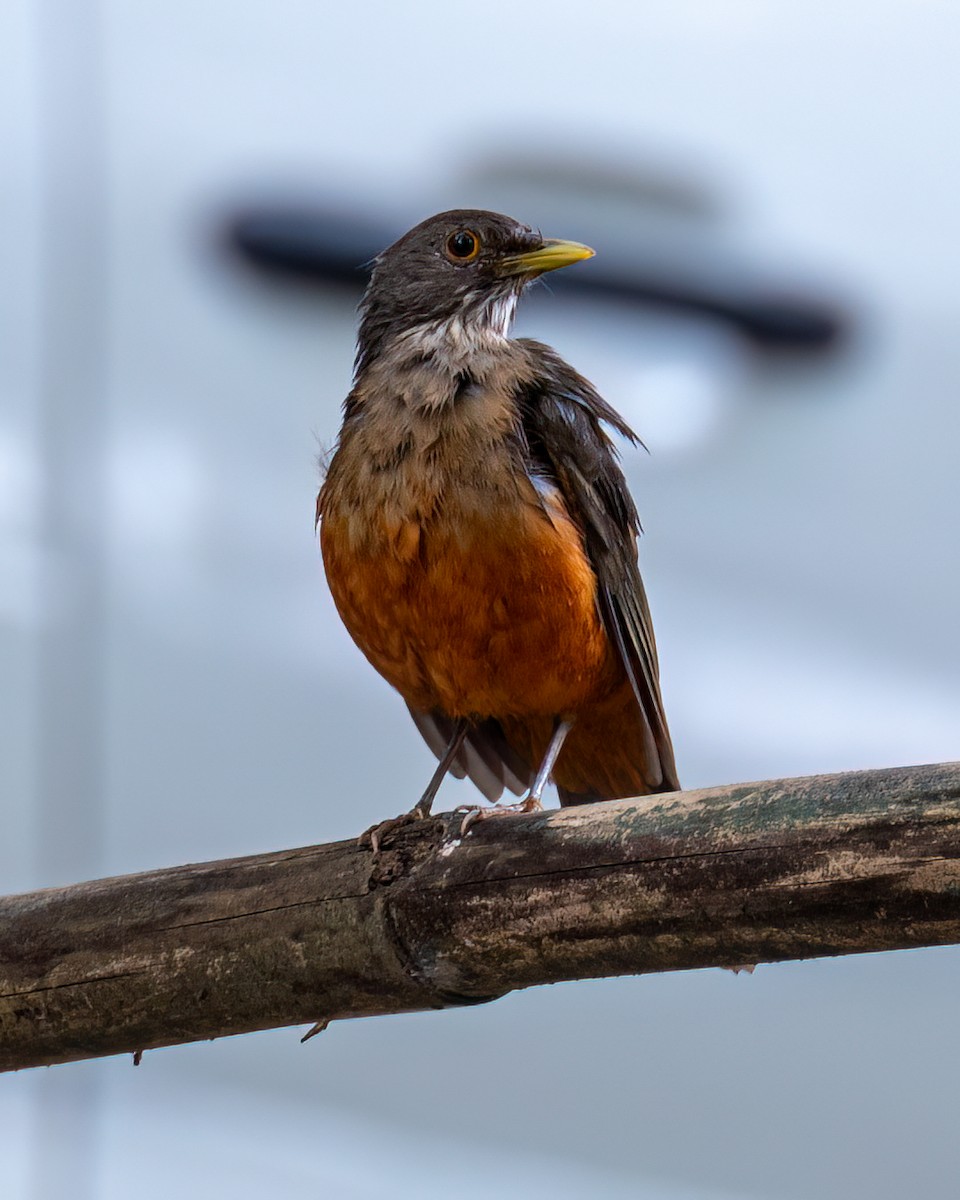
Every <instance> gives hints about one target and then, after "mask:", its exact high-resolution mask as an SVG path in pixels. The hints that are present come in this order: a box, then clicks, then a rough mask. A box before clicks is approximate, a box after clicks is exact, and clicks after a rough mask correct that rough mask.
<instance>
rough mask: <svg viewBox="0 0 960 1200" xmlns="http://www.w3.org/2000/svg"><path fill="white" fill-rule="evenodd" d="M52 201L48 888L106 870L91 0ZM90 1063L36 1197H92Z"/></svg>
mask: <svg viewBox="0 0 960 1200" xmlns="http://www.w3.org/2000/svg"><path fill="white" fill-rule="evenodd" d="M36 12H37V26H36V34H37V47H38V61H37V68H36V69H37V78H38V95H37V109H38V117H39V131H38V133H39V137H38V140H39V144H40V173H41V195H42V219H41V237H42V246H41V252H40V262H41V289H40V290H41V312H40V344H39V347H38V352H39V358H40V372H39V396H38V402H39V408H40V422H39V426H40V443H41V456H42V459H41V465H42V487H43V493H42V500H41V505H42V511H41V521H40V529H41V553H42V561H43V562H44V563H45V565H46V574H45V577H44V579H43V581H42V584H41V587H42V594H41V603H42V606H43V610H44V613H43V616H44V620H43V622H42V626H41V635H40V640H39V649H38V664H37V673H38V695H39V713H38V721H37V729H38V745H37V752H38V756H39V757H38V763H37V793H36V825H35V828H36V829H37V831H38V832H37V843H36V865H37V872H38V875H39V877H40V879H41V880H42V881H43V882H44V883H54V882H57V881H59V880H63V879H67V878H71V877H74V878H75V877H76V874H77V872H80V873H81V874H86V873H88V872H90V871H96V870H97V868H98V865H99V863H100V860H101V852H102V842H103V830H102V823H103V792H104V775H105V767H104V753H105V720H106V715H105V686H104V670H105V649H106V647H105V640H106V639H105V621H106V615H105V606H106V570H107V537H108V521H107V516H108V514H107V502H106V494H105V492H106V486H107V478H106V470H105V466H106V441H107V410H106V367H105V351H106V337H107V330H106V293H107V203H108V198H107V180H106V145H105V139H106V114H105V105H104V99H103V94H102V92H103V84H104V79H103V61H102V21H101V13H100V10H99V5H98V3H97V0H72V3H70V4H63V3H60V2H59V0H41V2H40V4H39V5H38V7H37V10H36ZM97 1101H98V1087H97V1083H96V1074H95V1073H94V1072H85V1073H82V1074H81V1073H78V1074H77V1075H76V1076H75V1077H72V1078H71V1077H68V1076H66V1075H64V1074H63V1073H62V1072H51V1073H50V1074H49V1075H47V1076H46V1077H45V1078H44V1081H43V1086H42V1087H41V1089H40V1099H39V1106H38V1112H37V1114H36V1116H37V1125H36V1135H35V1137H36V1141H35V1148H34V1159H33V1171H34V1176H33V1194H34V1196H35V1198H36V1200H62V1197H64V1196H70V1197H72V1200H85V1198H86V1197H91V1198H92V1197H93V1195H94V1181H95V1178H96V1169H97V1157H98V1138H97V1131H98V1123H99V1121H98V1116H99V1113H98V1110H99V1105H98V1103H97Z"/></svg>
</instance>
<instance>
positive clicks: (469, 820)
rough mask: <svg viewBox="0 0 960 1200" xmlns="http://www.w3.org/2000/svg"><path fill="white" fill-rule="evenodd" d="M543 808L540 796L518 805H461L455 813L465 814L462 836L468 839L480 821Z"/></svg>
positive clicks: (528, 797)
mask: <svg viewBox="0 0 960 1200" xmlns="http://www.w3.org/2000/svg"><path fill="white" fill-rule="evenodd" d="M542 808H543V805H542V804H541V803H540V797H539V796H527V797H526V799H524V800H520V801H518V802H517V803H516V804H492V805H491V806H490V807H489V808H478V807H477V806H476V805H473V804H461V805H459V806H458V807H457V808H455V809H454V810H453V811H454V812H462V813H463V814H464V817H463V821H462V823H461V825H460V836H461V837H466V835H467V834H468V833H469V832H470V830H471V829H472V828H473V826H474V825H476V823H477V822H478V821H485V820H486V819H487V817H499V816H501V815H506V814H508V813H531V812H540V811H541V809H542Z"/></svg>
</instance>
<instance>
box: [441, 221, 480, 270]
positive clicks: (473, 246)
mask: <svg viewBox="0 0 960 1200" xmlns="http://www.w3.org/2000/svg"><path fill="white" fill-rule="evenodd" d="M479 253H480V239H479V238H478V237H477V235H476V234H475V233H474V232H473V230H472V229H458V230H457V232H456V233H451V234H450V236H449V237H448V238H447V257H448V258H450V259H452V260H453V261H454V262H458V263H468V262H473V260H474V259H475V258H476V257H477V255H478V254H479Z"/></svg>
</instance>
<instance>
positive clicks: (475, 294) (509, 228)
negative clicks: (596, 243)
mask: <svg viewBox="0 0 960 1200" xmlns="http://www.w3.org/2000/svg"><path fill="white" fill-rule="evenodd" d="M592 254H593V251H592V250H591V249H589V247H587V246H581V245H580V244H579V243H578V242H563V241H557V240H556V239H553V238H544V237H541V235H540V233H539V232H538V231H536V230H533V229H531V228H530V227H529V226H527V225H521V224H520V223H519V222H518V221H514V220H513V218H512V217H505V216H503V215H502V214H501V213H494V212H485V211H483V210H482V209H473V208H466V209H453V210H451V211H450V212H444V213H439V214H438V215H437V216H435V217H429V218H428V219H427V220H426V221H422V222H421V223H420V224H419V225H416V226H414V228H413V229H411V230H410V232H409V233H405V234H404V235H403V237H402V238H400V240H399V241H396V242H394V243H393V245H392V246H389V247H388V248H387V249H386V250H384V251H383V253H382V254H380V255H379V256H378V257H377V259H376V262H375V265H374V269H373V275H372V276H371V279H370V283H369V285H368V287H367V291H366V294H365V295H364V297H363V300H362V302H361V304H360V334H359V338H358V343H357V370H358V371H361V370H363V368H364V366H366V365H367V363H369V362H370V360H371V359H372V358H374V357H375V356H376V355H377V354H378V353H379V352H380V350H381V349H382V348H383V347H384V346H385V345H386V344H387V343H388V342H390V341H392V340H393V339H394V338H397V337H400V336H402V335H404V334H412V333H413V332H414V331H421V330H422V332H423V337H424V340H425V341H426V340H427V339H429V338H430V337H431V336H434V335H436V334H439V333H440V332H441V331H442V330H443V328H444V327H445V326H446V327H448V328H449V327H450V326H451V325H452V323H453V322H459V327H460V329H461V330H462V331H463V332H464V333H465V334H467V335H469V334H470V333H475V334H481V335H482V334H483V333H484V332H487V331H489V332H493V333H497V334H500V335H501V336H504V337H505V336H506V334H507V331H508V329H509V327H510V323H511V321H512V319H513V312H514V308H515V307H516V303H517V299H518V298H519V296H520V293H521V292H522V291H523V289H524V287H525V286H526V285H527V284H528V283H529V282H530V281H531V280H532V279H535V278H536V277H537V276H538V275H542V274H543V272H544V271H553V270H555V269H556V268H557V267H564V266H567V265H568V264H569V263H574V262H578V261H580V260H581V259H584V258H590V257H591V255H592Z"/></svg>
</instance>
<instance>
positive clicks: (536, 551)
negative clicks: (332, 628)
mask: <svg viewBox="0 0 960 1200" xmlns="http://www.w3.org/2000/svg"><path fill="white" fill-rule="evenodd" d="M321 548H322V552H323V561H324V566H325V568H326V573H327V579H328V581H329V584H330V590H331V592H332V594H333V598H334V601H335V602H336V605H337V608H338V610H339V612H340V615H341V617H342V619H343V621H344V624H345V625H346V626H347V628H348V630H349V631H350V633H351V635H352V636H353V638H354V640H355V641H356V643H357V645H358V646H359V647H360V649H361V650H362V651H363V653H364V654H365V655H366V656H367V658H368V659H369V660H370V662H371V663H372V664H373V666H374V667H376V669H377V670H378V671H379V672H380V673H381V674H382V675H383V676H384V677H385V678H386V679H387V680H388V681H389V682H390V683H391V684H393V686H394V687H395V688H396V689H397V690H398V691H399V692H400V693H401V695H402V696H403V697H404V699H405V700H406V701H407V702H408V703H409V704H411V705H413V706H414V707H415V708H419V709H422V710H425V711H426V710H430V709H434V708H439V709H441V710H442V711H443V712H445V713H447V714H448V715H450V716H454V717H458V716H471V717H488V716H493V717H498V718H509V717H515V718H520V719H522V718H525V717H545V718H552V717H554V716H560V715H575V714H576V713H577V712H578V710H580V709H581V708H583V707H584V706H585V705H589V704H592V703H596V702H598V701H602V700H603V699H604V698H606V697H610V696H611V695H612V694H613V693H614V692H616V691H617V690H618V689H619V685H621V684H622V682H623V673H622V669H621V668H620V666H619V664H618V662H617V660H616V658H615V656H614V654H613V652H612V649H611V646H610V644H609V641H608V639H607V636H606V633H605V631H604V629H603V626H602V625H601V622H600V619H599V615H598V612H597V605H596V580H595V577H594V574H593V571H592V569H591V567H590V564H589V562H588V561H587V558H586V555H585V553H584V550H583V547H582V543H581V539H580V535H579V533H578V531H577V530H576V529H575V527H574V526H573V524H572V523H571V522H570V521H569V520H568V519H566V518H564V517H556V516H555V517H548V516H547V515H545V513H544V512H542V511H541V510H538V509H537V508H535V507H534V506H532V505H524V506H520V507H519V508H518V509H517V510H512V511H509V512H503V511H500V512H491V513H489V514H486V515H485V516H484V517H483V518H481V519H477V518H476V516H475V515H474V516H471V518H470V519H469V520H466V519H465V520H454V519H452V518H446V519H444V518H442V517H440V516H437V517H434V518H433V519H431V520H430V521H428V522H425V523H423V524H420V523H415V522H398V523H396V524H395V525H394V526H393V527H390V528H388V527H386V526H385V525H382V527H378V528H376V529H374V528H372V527H371V526H370V525H369V524H365V525H364V526H363V527H362V530H361V529H360V528H359V527H358V523H357V518H356V514H355V513H354V514H349V515H347V514H341V513H337V512H336V511H333V512H329V511H328V512H326V513H325V514H324V517H323V521H322V524H321Z"/></svg>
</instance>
